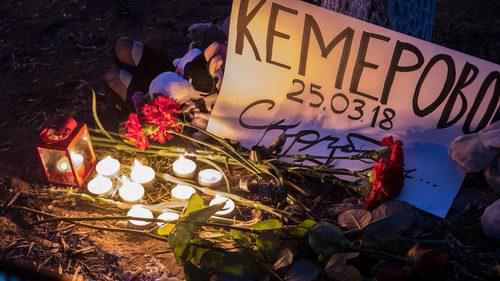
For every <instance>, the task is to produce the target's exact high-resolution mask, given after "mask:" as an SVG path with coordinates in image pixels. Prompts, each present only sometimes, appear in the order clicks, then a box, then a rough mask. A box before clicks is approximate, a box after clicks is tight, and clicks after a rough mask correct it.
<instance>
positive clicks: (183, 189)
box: [171, 184, 196, 200]
mask: <svg viewBox="0 0 500 281" xmlns="http://www.w3.org/2000/svg"><path fill="white" fill-rule="evenodd" d="M171 193H172V196H173V197H175V198H177V199H181V200H188V199H189V197H191V195H193V194H194V193H196V190H195V189H194V188H192V187H191V186H189V185H182V184H179V185H176V186H175V187H174V188H172V191H171Z"/></svg>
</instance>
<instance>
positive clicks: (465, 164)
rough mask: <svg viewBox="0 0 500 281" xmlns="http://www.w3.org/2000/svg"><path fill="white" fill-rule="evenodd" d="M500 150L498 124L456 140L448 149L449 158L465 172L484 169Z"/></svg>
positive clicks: (499, 127) (499, 128)
mask: <svg viewBox="0 0 500 281" xmlns="http://www.w3.org/2000/svg"><path fill="white" fill-rule="evenodd" d="M499 148H500V122H499V121H497V122H495V123H493V124H490V125H489V126H488V127H486V128H484V129H483V130H481V131H479V132H478V133H476V134H470V135H465V136H460V137H458V138H456V139H455V140H454V141H453V142H452V143H451V144H450V147H449V149H448V152H449V154H450V156H451V158H452V159H453V160H454V161H455V162H456V163H457V164H459V165H460V166H461V167H462V168H464V169H465V171H467V172H477V171H480V170H483V169H485V168H486V167H487V166H488V165H489V164H491V163H492V162H493V160H494V159H495V158H496V156H497V154H498V152H499Z"/></svg>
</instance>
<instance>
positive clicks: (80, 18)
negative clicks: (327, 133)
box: [0, 0, 500, 277]
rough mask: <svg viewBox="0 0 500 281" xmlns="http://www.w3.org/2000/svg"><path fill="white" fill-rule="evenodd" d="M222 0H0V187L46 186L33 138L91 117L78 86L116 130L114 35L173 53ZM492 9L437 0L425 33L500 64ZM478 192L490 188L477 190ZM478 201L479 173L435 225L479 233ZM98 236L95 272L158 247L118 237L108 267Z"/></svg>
mask: <svg viewBox="0 0 500 281" xmlns="http://www.w3.org/2000/svg"><path fill="white" fill-rule="evenodd" d="M230 6H231V1H228V0H164V1H139V0H66V1H62V0H29V1H23V0H1V1H0V193H1V192H2V191H1V187H2V186H6V187H11V186H17V185H19V186H22V187H24V188H27V189H28V190H29V189H41V188H45V187H46V186H47V185H46V183H45V177H44V176H43V172H42V169H41V166H40V165H39V163H38V159H37V158H36V154H35V147H34V141H35V140H36V137H37V134H38V132H39V130H40V129H41V126H42V125H43V124H44V123H45V122H46V120H47V119H48V118H50V116H51V115H52V114H53V113H55V112H57V113H65V114H71V115H73V116H75V117H76V118H77V120H79V121H85V122H87V123H89V124H91V126H93V121H92V114H91V95H90V92H89V90H88V89H87V87H86V85H90V86H91V87H92V88H94V89H95V91H96V92H97V94H98V98H99V100H100V103H99V108H98V110H99V112H100V116H101V121H103V123H104V125H105V126H106V127H107V128H109V129H115V128H114V126H116V124H117V123H118V121H120V118H121V117H120V116H119V115H118V114H116V112H114V111H113V108H112V107H111V106H109V105H108V104H107V103H106V102H105V101H106V100H107V98H108V97H109V96H110V95H111V92H110V90H109V89H108V88H107V87H106V84H105V82H104V80H103V74H104V73H105V72H106V71H107V70H108V69H109V68H111V67H113V65H114V62H113V60H114V57H113V51H112V48H113V44H114V42H115V40H116V39H117V38H119V37H120V36H123V35H128V36H131V37H133V38H137V39H140V40H142V41H144V42H146V43H147V44H149V45H151V46H152V47H154V48H155V49H157V50H161V51H162V52H168V53H170V54H171V55H173V56H182V55H183V54H184V52H185V51H186V50H187V48H188V45H189V43H190V41H189V39H188V38H187V37H186V29H187V28H188V27H189V26H190V25H191V24H193V23H198V22H220V21H223V20H224V19H225V18H226V16H228V15H229V12H230ZM499 15H500V1H498V0H438V1H437V11H436V22H435V27H434V34H433V40H432V41H433V42H434V43H437V44H439V45H443V46H446V47H449V48H451V49H454V50H458V51H461V52H464V53H466V54H470V55H473V56H477V57H480V58H482V59H485V60H489V61H492V62H495V63H500V17H499ZM481 194H483V195H484V194H487V195H488V196H490V197H489V198H488V196H486V197H484V196H483V197H481V196H478V195H481ZM487 202H491V192H490V191H488V188H487V187H486V186H485V184H484V182H482V181H481V180H472V181H469V182H468V184H466V185H464V187H463V188H462V190H461V192H460V195H459V196H458V197H457V199H456V201H455V204H454V205H453V208H452V211H451V212H450V217H449V218H448V220H445V221H443V225H448V226H451V225H455V226H464V227H463V228H461V229H459V230H457V232H455V234H456V235H458V236H459V237H460V238H461V239H463V240H462V242H464V243H480V241H482V240H483V239H484V237H482V236H481V230H480V228H479V224H478V220H477V218H478V217H479V216H480V214H481V212H482V210H483V209H484V207H485V206H486V205H487ZM465 213H467V215H464V214H465ZM0 219H1V220H0V237H2V238H0V240H3V239H4V238H5V241H6V240H7V237H10V238H9V240H10V239H11V238H12V237H18V236H23V235H30V233H29V230H25V229H18V228H16V227H19V226H15V225H14V224H12V223H11V222H10V221H8V220H7V219H3V217H1V216H0ZM16 229H17V230H16ZM12 239H17V238H12ZM103 241H104V240H102V241H101V242H102V243H101V244H100V247H101V249H103V252H106V249H108V251H107V252H109V253H105V254H102V253H97V254H95V253H94V254H92V255H87V256H86V259H85V260H87V261H88V259H94V260H93V261H94V262H95V264H99V263H102V261H103V260H107V261H108V263H107V264H103V265H102V266H101V267H99V268H94V270H95V272H94V273H95V274H98V273H99V272H101V273H102V274H108V272H110V271H113V272H122V271H126V269H131V268H134V266H133V264H135V266H142V265H143V264H145V263H147V262H148V261H149V258H146V255H144V257H143V256H142V254H141V255H137V254H136V252H137V251H141V250H144V251H147V249H148V248H149V249H150V250H151V251H155V249H156V248H157V245H156V244H155V243H154V242H153V243H149V244H147V243H139V244H138V243H136V244H134V243H133V242H131V241H127V243H128V244H127V247H125V248H123V247H121V248H123V250H124V251H129V253H128V255H127V254H126V253H125V254H123V253H122V256H121V258H122V259H121V261H122V262H124V263H125V268H123V270H116V267H118V266H119V265H118V262H116V261H115V260H114V258H115V255H114V254H113V249H116V248H117V247H120V245H121V241H119V240H117V241H115V240H110V241H105V243H104V242H103ZM89 243H90V242H89ZM96 243H98V244H99V243H100V242H96ZM485 243H486V242H485ZM2 247H5V245H3V242H1V241H0V248H2ZM31 259H32V261H31V260H30V259H27V261H28V262H34V263H36V264H38V265H39V264H40V263H42V262H43V261H40V260H36V256H33V255H32V258H31ZM78 259H80V258H78ZM0 262H1V261H0ZM89 262H90V263H92V260H91V261H89ZM126 262H131V263H133V264H130V265H129V264H126ZM162 264H164V265H166V266H167V267H168V268H171V269H172V270H173V268H174V267H175V261H174V260H173V259H172V258H170V259H168V258H167V259H166V260H162ZM45 267H47V268H50V269H52V270H57V263H55V262H54V261H53V260H51V261H48V262H47V263H46V264H45ZM68 267H69V266H68ZM113 268H114V269H113ZM83 270H84V271H85V269H83ZM74 271H75V269H74V268H72V269H70V272H74ZM173 271H175V272H176V273H175V274H173V275H177V276H182V273H181V271H180V269H179V268H177V269H175V270H173ZM86 272H87V274H90V273H89V272H90V271H88V270H87V271H86ZM94 273H93V274H94ZM117 274H118V273H117ZM88 276H89V275H87V277H88ZM95 276H99V275H95ZM95 276H94V277H95ZM113 276H116V275H113ZM90 277H92V276H90Z"/></svg>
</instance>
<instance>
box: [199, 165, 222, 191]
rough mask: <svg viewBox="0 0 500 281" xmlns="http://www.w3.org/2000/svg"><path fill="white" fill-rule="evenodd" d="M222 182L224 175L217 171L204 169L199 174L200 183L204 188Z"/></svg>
mask: <svg viewBox="0 0 500 281" xmlns="http://www.w3.org/2000/svg"><path fill="white" fill-rule="evenodd" d="M221 181H222V173H221V172H219V171H217V170H215V169H204V170H201V171H200V172H199V173H198V183H199V184H200V185H202V186H209V187H210V186H216V185H218V184H219V183H220V182H221Z"/></svg>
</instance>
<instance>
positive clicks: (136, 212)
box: [127, 205, 153, 226]
mask: <svg viewBox="0 0 500 281" xmlns="http://www.w3.org/2000/svg"><path fill="white" fill-rule="evenodd" d="M127 216H129V217H136V218H145V219H152V218H153V213H152V212H151V211H150V210H148V209H146V208H144V207H142V206H141V205H135V206H133V207H132V209H130V210H129V211H128V213H127ZM129 222H130V223H131V224H133V225H137V226H145V225H148V224H149V222H147V221H139V220H129Z"/></svg>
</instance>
